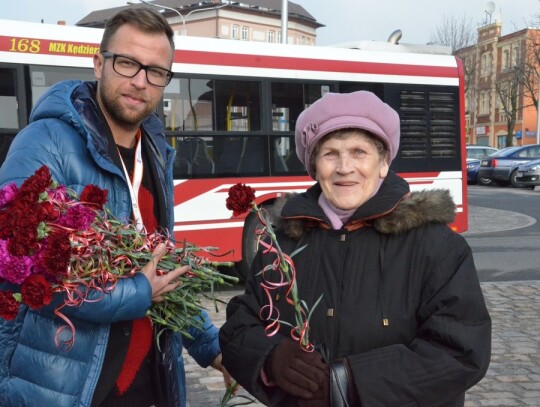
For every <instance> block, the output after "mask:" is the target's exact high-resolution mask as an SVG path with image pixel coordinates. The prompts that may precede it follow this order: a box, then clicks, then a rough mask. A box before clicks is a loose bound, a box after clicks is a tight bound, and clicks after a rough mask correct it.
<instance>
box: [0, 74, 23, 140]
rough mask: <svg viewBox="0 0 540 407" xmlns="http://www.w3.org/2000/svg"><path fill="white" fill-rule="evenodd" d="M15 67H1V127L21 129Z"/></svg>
mask: <svg viewBox="0 0 540 407" xmlns="http://www.w3.org/2000/svg"><path fill="white" fill-rule="evenodd" d="M15 75H16V73H15V70H14V69H9V68H0V127H1V128H2V129H12V130H17V129H19V113H18V101H17V93H16V89H15V87H16V85H17V80H16V76H15Z"/></svg>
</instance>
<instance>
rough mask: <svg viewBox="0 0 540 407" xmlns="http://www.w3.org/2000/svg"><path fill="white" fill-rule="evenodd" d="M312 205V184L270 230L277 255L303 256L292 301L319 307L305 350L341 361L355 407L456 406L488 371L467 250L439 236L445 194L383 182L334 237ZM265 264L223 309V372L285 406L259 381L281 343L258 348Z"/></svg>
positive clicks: (487, 338) (448, 235)
mask: <svg viewBox="0 0 540 407" xmlns="http://www.w3.org/2000/svg"><path fill="white" fill-rule="evenodd" d="M320 193H321V189H320V186H319V185H318V184H316V185H314V186H313V187H312V188H310V189H309V190H308V191H307V192H306V193H303V194H300V195H296V196H293V197H290V198H289V199H288V201H287V202H286V203H285V205H284V207H283V209H282V211H281V216H282V218H281V222H280V223H278V224H277V226H278V229H279V240H280V245H281V247H282V248H283V249H284V251H285V252H287V253H289V254H290V253H291V252H293V251H294V250H296V249H297V248H299V247H302V246H304V245H305V247H304V248H303V249H302V250H301V251H300V252H299V253H297V254H296V255H295V256H294V258H293V260H294V263H295V265H296V270H297V283H298V290H299V297H300V298H301V299H303V300H305V301H306V303H307V304H308V306H312V305H313V304H315V302H316V301H317V299H318V298H319V297H320V296H321V295H322V300H321V302H320V303H319V304H318V305H317V307H316V308H315V311H314V313H313V316H312V318H311V322H310V326H311V330H310V336H309V338H310V340H311V342H312V343H314V344H321V343H324V344H325V345H326V346H327V348H328V350H329V353H330V360H336V359H340V358H347V360H348V362H349V364H350V366H351V370H352V373H353V377H354V386H355V389H356V393H357V394H358V398H359V402H360V404H359V405H361V406H364V407H372V406H381V407H391V406H400V407H404V406H425V407H428V406H429V407H435V406H445V407H450V406H452V407H454V406H463V404H464V395H465V391H466V390H467V389H468V388H470V387H472V386H473V385H474V384H475V383H477V382H478V381H479V380H480V379H481V378H482V377H483V376H484V375H485V373H486V371H487V368H488V365H489V360H490V353H491V320H490V317H489V314H488V311H487V309H486V305H485V302H484V298H483V294H482V291H481V288H480V284H479V282H478V278H477V273H476V269H475V266H474V262H473V256H472V253H471V250H470V247H469V246H468V244H467V243H466V241H465V239H464V238H463V237H462V236H461V235H459V234H457V233H455V232H453V231H452V230H451V229H450V228H449V227H448V223H451V222H452V221H453V219H454V217H455V205H454V204H453V202H452V200H451V197H450V195H449V193H448V191H445V190H439V191H424V192H415V193H410V192H409V188H408V184H407V183H406V182H405V181H404V180H403V179H401V178H399V177H398V176H397V175H395V174H394V173H392V172H390V174H389V176H388V177H387V178H386V179H385V181H384V183H383V184H382V186H381V188H380V190H379V191H378V193H377V194H376V195H375V196H374V197H373V198H371V199H370V200H369V201H368V202H366V203H365V204H364V205H363V206H362V207H360V208H359V209H358V210H357V211H356V212H355V213H354V215H353V216H352V217H351V219H350V220H349V221H348V222H347V224H346V225H345V226H344V227H343V228H342V229H341V230H332V229H331V227H330V226H329V225H330V223H329V221H328V220H327V218H326V216H325V214H324V212H323V211H322V209H321V208H320V207H319V205H318V204H317V200H318V197H319V195H320ZM273 258H274V256H273V255H263V254H262V253H261V252H260V253H259V254H258V256H257V257H256V258H255V260H254V262H253V265H252V272H251V276H250V277H249V279H248V281H247V284H246V292H245V293H244V294H243V295H240V296H237V297H235V298H233V299H232V300H231V301H230V303H229V305H228V307H227V322H226V323H225V324H224V326H223V327H222V328H221V330H220V342H221V350H222V353H223V364H224V365H225V367H226V368H227V369H228V370H229V372H230V373H231V374H232V375H233V377H235V378H236V379H237V380H238V382H239V383H240V384H241V385H242V386H243V387H244V388H245V389H246V390H247V391H248V392H250V393H251V394H253V395H254V396H256V397H257V398H258V399H259V400H260V401H261V402H263V403H265V404H266V405H272V406H295V405H296V401H295V400H293V399H292V398H291V397H288V396H287V395H286V394H285V393H283V392H282V391H281V390H280V389H279V388H278V387H276V386H270V387H268V386H265V385H264V384H263V383H262V381H261V378H260V372H261V369H262V367H263V366H264V363H265V360H266V358H267V357H268V355H269V354H270V352H271V351H272V349H273V348H274V346H275V345H276V344H277V343H278V342H279V341H281V340H283V338H284V337H287V336H289V331H290V327H289V326H287V325H283V324H282V325H281V329H280V331H279V333H278V334H276V335H274V336H267V335H266V334H265V332H264V323H263V322H262V321H261V320H260V318H259V311H260V310H261V307H263V306H264V305H266V304H267V303H268V300H267V298H266V297H265V295H264V293H263V291H262V290H261V287H260V275H258V272H259V271H260V270H262V268H263V267H264V265H266V264H268V263H269V262H271V261H272V260H273ZM274 293H275V291H274ZM284 297H285V292H284V291H282V292H281V293H275V294H274V295H273V297H272V298H273V301H274V305H275V306H277V307H278V308H279V311H280V320H284V321H290V322H293V321H294V314H293V310H292V307H291V305H289V304H287V302H286V301H285V299H284ZM383 320H386V321H387V325H386V324H383Z"/></svg>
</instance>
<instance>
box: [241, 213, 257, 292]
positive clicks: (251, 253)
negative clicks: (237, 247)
mask: <svg viewBox="0 0 540 407" xmlns="http://www.w3.org/2000/svg"><path fill="white" fill-rule="evenodd" d="M260 227H261V224H260V222H259V218H258V217H257V215H255V214H254V213H250V214H249V215H248V217H247V218H246V221H245V223H244V231H243V232H242V260H240V261H239V262H238V263H236V273H237V274H238V278H240V280H241V281H242V282H245V281H246V279H247V276H248V274H249V268H250V267H251V262H252V261H253V259H254V258H255V254H257V236H256V235H255V231H256V230H257V229H258V228H260Z"/></svg>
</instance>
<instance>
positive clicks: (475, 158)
mask: <svg viewBox="0 0 540 407" xmlns="http://www.w3.org/2000/svg"><path fill="white" fill-rule="evenodd" d="M466 150H467V184H471V185H474V184H480V185H489V184H491V183H492V181H491V180H490V179H489V178H482V179H479V178H478V169H479V168H480V160H481V159H482V158H484V157H486V156H489V155H491V154H493V153H496V152H497V151H499V149H497V148H495V147H489V146H477V145H468V146H467V147H466Z"/></svg>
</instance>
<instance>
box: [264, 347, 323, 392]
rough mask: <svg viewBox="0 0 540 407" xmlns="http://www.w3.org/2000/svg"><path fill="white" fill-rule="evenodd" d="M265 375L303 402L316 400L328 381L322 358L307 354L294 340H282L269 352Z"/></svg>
mask: <svg viewBox="0 0 540 407" xmlns="http://www.w3.org/2000/svg"><path fill="white" fill-rule="evenodd" d="M265 372H266V374H267V375H269V379H270V380H272V381H273V382H275V383H276V385H277V386H278V387H279V388H280V389H282V390H283V391H284V392H286V393H288V394H290V395H291V396H294V397H300V398H303V399H311V398H313V395H314V394H316V393H317V392H318V391H319V390H320V388H321V387H322V386H328V382H329V369H328V365H327V364H326V363H324V361H323V358H322V355H321V354H320V353H319V352H317V351H313V352H306V351H304V350H303V349H302V348H301V347H300V345H299V344H298V343H296V342H294V341H293V340H291V339H284V340H282V341H281V342H280V343H279V344H278V345H277V346H276V347H275V348H274V350H273V351H272V352H271V353H270V356H269V357H268V359H267V361H266V365H265Z"/></svg>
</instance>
